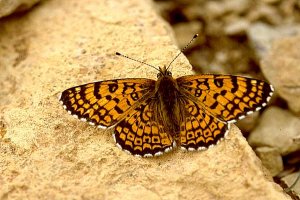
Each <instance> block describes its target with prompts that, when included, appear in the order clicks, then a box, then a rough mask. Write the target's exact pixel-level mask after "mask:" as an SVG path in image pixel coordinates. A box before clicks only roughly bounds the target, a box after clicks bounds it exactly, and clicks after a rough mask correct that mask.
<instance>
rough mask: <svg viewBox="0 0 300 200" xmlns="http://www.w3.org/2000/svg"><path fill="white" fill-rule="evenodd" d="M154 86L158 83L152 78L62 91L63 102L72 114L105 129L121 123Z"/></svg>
mask: <svg viewBox="0 0 300 200" xmlns="http://www.w3.org/2000/svg"><path fill="white" fill-rule="evenodd" d="M154 87H155V81H154V80H150V79H117V80H108V81H99V82H94V83H88V84H84V85H80V86H76V87H73V88H69V89H67V90H65V91H63V92H62V94H61V97H60V101H61V103H62V104H63V105H64V108H65V109H66V110H67V111H68V112H69V113H70V114H72V115H74V116H76V117H78V118H79V119H81V120H82V121H87V122H89V123H90V124H92V125H97V126H99V127H101V128H106V127H110V126H113V125H115V124H116V123H118V122H119V121H120V120H121V118H122V117H123V116H124V115H126V113H127V112H128V111H130V109H133V108H134V106H135V105H137V104H136V103H137V102H140V101H143V99H144V98H145V97H146V96H147V94H149V93H151V92H153V91H154Z"/></svg>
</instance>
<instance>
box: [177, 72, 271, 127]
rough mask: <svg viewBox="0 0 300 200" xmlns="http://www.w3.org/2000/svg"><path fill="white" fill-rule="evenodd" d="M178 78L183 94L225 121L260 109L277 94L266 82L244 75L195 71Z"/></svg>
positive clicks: (230, 120) (232, 120)
mask: <svg viewBox="0 0 300 200" xmlns="http://www.w3.org/2000/svg"><path fill="white" fill-rule="evenodd" d="M176 80H177V83H178V85H179V88H180V91H181V92H182V93H183V94H185V95H186V96H187V97H189V98H191V99H193V100H194V101H195V102H197V104H198V105H199V106H201V107H202V108H203V109H205V110H207V112H208V113H210V114H211V115H213V116H215V117H217V118H218V119H220V120H222V121H224V122H235V121H236V120H237V119H241V118H243V117H244V116H245V115H247V114H250V113H252V112H254V111H256V110H259V109H260V108H262V107H264V106H265V105H266V104H267V102H268V101H269V99H270V97H271V95H272V94H273V88H272V86H270V85H269V84H267V83H266V82H264V81H261V80H256V79H252V78H246V77H242V76H231V75H192V76H183V77H179V78H177V79H176Z"/></svg>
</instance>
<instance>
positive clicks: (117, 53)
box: [116, 52, 160, 71]
mask: <svg viewBox="0 0 300 200" xmlns="http://www.w3.org/2000/svg"><path fill="white" fill-rule="evenodd" d="M116 55H117V56H122V57H124V58H127V59H129V60H133V61H135V62H138V63H141V64H144V65H148V66H149V67H152V68H154V69H156V70H157V71H160V70H159V69H158V68H157V67H155V66H153V65H150V64H148V63H145V62H143V61H140V60H136V59H134V58H130V57H128V56H126V55H123V54H121V53H119V52H116Z"/></svg>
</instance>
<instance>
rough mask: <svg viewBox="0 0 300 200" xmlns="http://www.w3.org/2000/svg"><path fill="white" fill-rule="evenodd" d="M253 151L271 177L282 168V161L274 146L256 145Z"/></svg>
mask: <svg viewBox="0 0 300 200" xmlns="http://www.w3.org/2000/svg"><path fill="white" fill-rule="evenodd" d="M255 152H256V155H257V156H258V157H259V158H260V160H261V161H262V163H263V165H264V166H265V167H266V168H267V169H268V170H269V171H270V173H271V175H272V176H273V177H274V176H276V175H277V174H278V173H279V172H281V171H282V170H283V161H282V157H281V155H280V152H279V151H278V149H276V148H274V147H258V148H256V149H255Z"/></svg>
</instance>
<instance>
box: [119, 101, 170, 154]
mask: <svg viewBox="0 0 300 200" xmlns="http://www.w3.org/2000/svg"><path fill="white" fill-rule="evenodd" d="M157 103H158V102H156V101H155V100H153V99H151V98H149V99H148V100H146V101H145V102H143V103H141V104H140V105H139V106H138V107H136V108H135V109H134V110H132V111H131V112H130V113H129V114H128V115H127V116H126V118H125V119H124V120H122V121H121V122H120V123H118V124H117V125H116V128H115V133H114V137H115V141H116V143H117V145H118V146H119V147H120V148H121V149H123V150H125V151H127V152H129V153H131V154H133V155H136V156H143V157H151V156H159V155H162V154H163V153H164V152H168V151H170V150H171V149H172V148H173V146H175V142H174V141H173V138H172V137H171V135H169V134H168V133H167V132H166V130H165V127H164V126H163V122H162V120H161V119H160V118H159V116H158V115H157Z"/></svg>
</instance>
